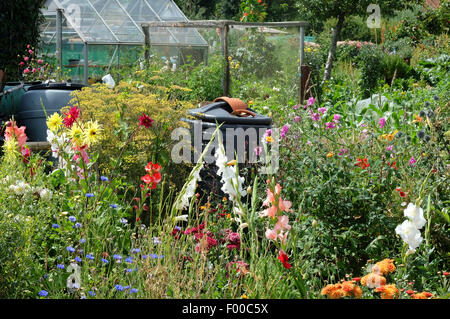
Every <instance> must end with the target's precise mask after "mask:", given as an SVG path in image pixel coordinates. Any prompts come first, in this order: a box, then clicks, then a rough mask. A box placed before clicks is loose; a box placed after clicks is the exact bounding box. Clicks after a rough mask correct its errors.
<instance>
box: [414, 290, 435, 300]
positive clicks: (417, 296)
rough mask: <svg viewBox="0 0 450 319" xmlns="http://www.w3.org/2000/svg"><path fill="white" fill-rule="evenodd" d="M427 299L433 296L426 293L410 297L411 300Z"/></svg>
mask: <svg viewBox="0 0 450 319" xmlns="http://www.w3.org/2000/svg"><path fill="white" fill-rule="evenodd" d="M429 297H433V294H432V293H429V292H426V291H424V292H421V293H418V294H414V295H412V296H411V298H412V299H428V298H429Z"/></svg>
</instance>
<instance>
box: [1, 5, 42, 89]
mask: <svg viewBox="0 0 450 319" xmlns="http://www.w3.org/2000/svg"><path fill="white" fill-rule="evenodd" d="M44 3H45V0H2V1H0V21H1V22H2V23H1V27H0V70H3V71H5V73H6V77H4V80H5V78H7V79H8V80H10V81H15V80H18V79H19V77H20V72H19V68H18V60H17V55H18V54H21V53H23V51H24V50H25V48H26V45H27V44H30V45H31V46H36V45H37V44H38V41H39V25H40V23H41V22H42V19H43V17H42V13H41V10H40V9H41V8H42V7H43V5H44ZM0 73H2V72H0Z"/></svg>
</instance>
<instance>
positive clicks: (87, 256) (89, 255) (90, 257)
mask: <svg viewBox="0 0 450 319" xmlns="http://www.w3.org/2000/svg"><path fill="white" fill-rule="evenodd" d="M86 258H87V259H90V260H94V256H92V255H91V254H87V255H86Z"/></svg>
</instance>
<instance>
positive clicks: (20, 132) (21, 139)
mask: <svg viewBox="0 0 450 319" xmlns="http://www.w3.org/2000/svg"><path fill="white" fill-rule="evenodd" d="M9 123H10V125H6V128H5V140H6V141H9V140H11V139H12V138H13V137H15V139H16V140H17V145H18V146H19V147H20V148H22V146H23V145H25V143H26V141H27V139H28V137H27V135H26V134H25V126H21V127H17V126H16V123H15V122H9Z"/></svg>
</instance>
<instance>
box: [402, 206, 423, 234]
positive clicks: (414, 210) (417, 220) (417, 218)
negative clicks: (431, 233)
mask: <svg viewBox="0 0 450 319" xmlns="http://www.w3.org/2000/svg"><path fill="white" fill-rule="evenodd" d="M404 214H405V217H408V218H409V220H411V222H413V223H414V225H415V227H416V228H417V229H421V228H422V227H423V226H425V223H426V222H427V221H426V220H425V218H424V217H423V209H422V208H420V207H419V206H416V205H414V204H413V203H409V204H408V207H406V209H405V210H404Z"/></svg>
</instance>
